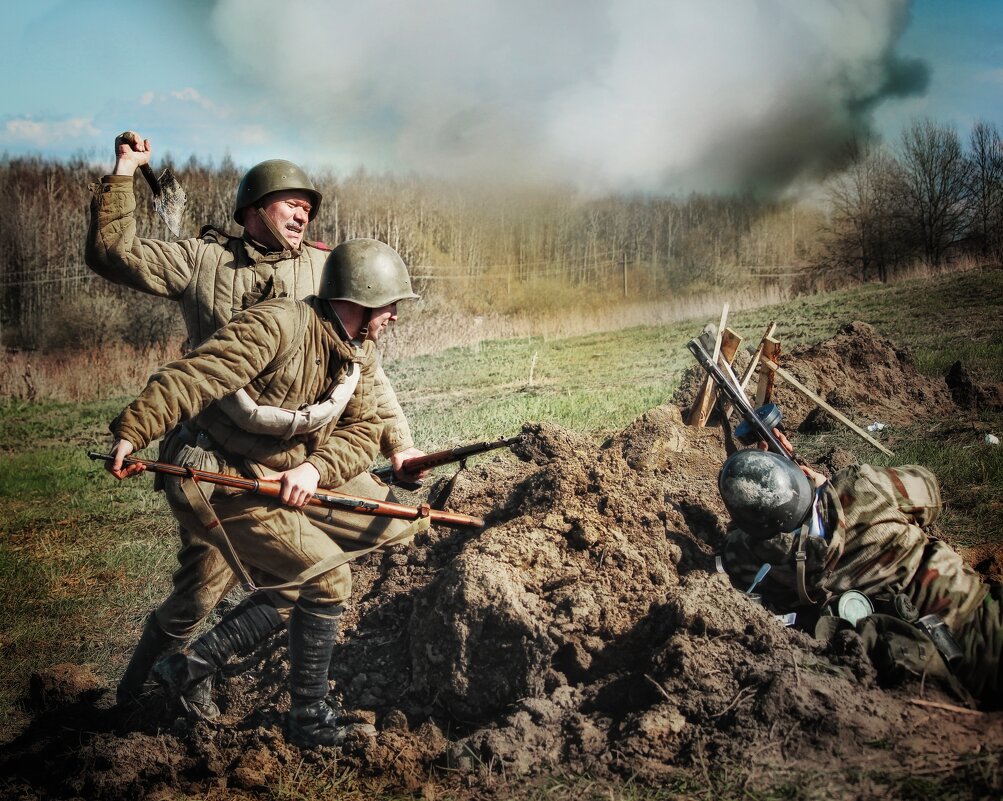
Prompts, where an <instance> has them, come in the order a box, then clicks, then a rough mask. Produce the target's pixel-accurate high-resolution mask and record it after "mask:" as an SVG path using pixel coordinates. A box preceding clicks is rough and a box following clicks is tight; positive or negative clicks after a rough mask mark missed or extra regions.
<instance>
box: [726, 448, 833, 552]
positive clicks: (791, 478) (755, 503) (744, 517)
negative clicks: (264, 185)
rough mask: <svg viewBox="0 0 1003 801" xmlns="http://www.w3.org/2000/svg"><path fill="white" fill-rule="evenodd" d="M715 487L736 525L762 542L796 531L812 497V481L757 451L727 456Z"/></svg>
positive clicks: (793, 466) (789, 464) (786, 463)
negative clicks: (762, 540)
mask: <svg viewBox="0 0 1003 801" xmlns="http://www.w3.org/2000/svg"><path fill="white" fill-rule="evenodd" d="M717 486H718V490H719V491H720V492H721V498H722V499H723V500H724V505H725V506H726V507H727V508H728V511H729V512H730V513H731V517H732V519H733V520H734V521H735V523H736V524H737V525H738V526H739V527H740V528H741V529H742V530H743V531H745V532H746V533H747V534H749V535H750V536H752V537H757V538H761V539H766V538H768V537H774V536H776V535H777V534H782V533H783V532H786V531H794V530H795V529H796V528H798V526H800V525H801V524H802V523H803V522H804V521H805V518H807V517H808V514H809V512H810V511H811V507H812V502H813V500H814V498H815V493H814V491H813V490H812V486H811V482H810V481H808V477H807V476H806V475H805V474H804V473H803V472H801V468H799V467H798V466H797V465H796V464H794V462H792V461H791V460H790V459H784V458H783V457H782V456H778V455H777V454H775V453H771V452H770V451H761V450H757V449H756V448H749V449H747V450H743V451H739V452H738V453H734V454H732V455H731V456H729V457H728V459H727V461H726V462H725V463H724V465H723V466H722V467H721V472H720V473H718V476H717Z"/></svg>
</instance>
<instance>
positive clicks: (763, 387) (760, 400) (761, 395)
mask: <svg viewBox="0 0 1003 801" xmlns="http://www.w3.org/2000/svg"><path fill="white" fill-rule="evenodd" d="M760 358H761V359H762V361H763V362H766V361H771V362H773V364H778V363H779V361H780V342H778V341H777V340H776V339H774V338H773V337H766V341H765V342H764V343H763V352H762V354H760ZM772 397H773V372H771V371H767V370H760V371H759V381H758V382H756V408H757V409H758V408H759V407H760V406H763V405H765V404H767V403H769V402H770V398H772Z"/></svg>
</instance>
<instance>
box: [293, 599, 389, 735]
mask: <svg viewBox="0 0 1003 801" xmlns="http://www.w3.org/2000/svg"><path fill="white" fill-rule="evenodd" d="M341 612H342V607H341V606H340V605H338V606H319V605H315V604H308V603H307V602H305V601H300V602H299V603H298V604H297V605H296V606H295V607H294V608H293V612H292V615H291V616H290V617H289V694H290V696H291V697H292V705H291V706H290V708H289V716H288V717H287V718H286V739H287V740H288V741H289V742H291V743H293V744H294V745H298V746H301V747H303V748H313V747H315V746H318V745H341V743H342V742H343V741H344V739H345V737H346V736H347V735H348V734H349V732H351V731H354V730H356V729H357V728H365V727H359V726H357V725H355V724H349V725H341V724H339V722H338V720H339V718H338V709H337V708H336V707H335V706H333V705H332V704H331V703H330V702H329V701H328V699H327V691H328V682H327V670H328V666H329V665H330V663H331V653H332V651H333V650H334V641H335V638H336V637H337V636H338V618H339V617H340V616H341ZM368 728H372V727H368Z"/></svg>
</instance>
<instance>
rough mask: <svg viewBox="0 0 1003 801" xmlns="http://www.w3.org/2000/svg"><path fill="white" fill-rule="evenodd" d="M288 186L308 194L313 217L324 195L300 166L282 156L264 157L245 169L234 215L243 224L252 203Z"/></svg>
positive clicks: (235, 200)
mask: <svg viewBox="0 0 1003 801" xmlns="http://www.w3.org/2000/svg"><path fill="white" fill-rule="evenodd" d="M287 189H298V190H300V191H301V192H306V193H307V194H308V195H310V206H311V208H310V219H311V220H313V218H314V217H316V216H317V211H318V210H319V209H320V201H321V200H322V198H323V196H322V195H321V194H320V192H318V191H317V188H316V187H315V186H314V185H313V181H311V180H310V179H309V178H308V177H307V174H306V173H305V172H303V169H302V168H301V167H299V166H298V165H296V164H293V163H292V162H291V161H286V160H285V159H269V160H268V161H263V162H261V163H260V164H255V165H254V166H253V167H251V169H249V170H248V171H247V172H246V173H244V177H243V178H241V179H240V184H238V185H237V194H236V196H235V197H234V201H233V219H234V220H235V221H236V222H237V223H239V224H240V225H243V224H244V222H243V219H244V213H243V212H244V209H246V208H248V207H249V206H253V205H254V204H255V203H257V202H258V201H259V200H261V198H263V197H264V196H265V195H269V194H271V193H272V192H282V191H283V190H287Z"/></svg>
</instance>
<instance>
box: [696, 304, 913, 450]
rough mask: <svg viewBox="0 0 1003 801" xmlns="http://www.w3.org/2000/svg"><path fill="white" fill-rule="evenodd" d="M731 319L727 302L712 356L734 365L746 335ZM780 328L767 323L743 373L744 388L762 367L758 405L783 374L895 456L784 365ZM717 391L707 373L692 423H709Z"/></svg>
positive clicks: (874, 444)
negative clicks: (730, 324)
mask: <svg viewBox="0 0 1003 801" xmlns="http://www.w3.org/2000/svg"><path fill="white" fill-rule="evenodd" d="M727 323H728V304H727V303H725V304H724V309H723V310H722V312H721V322H720V324H719V325H718V327H717V339H716V340H715V343H714V353H713V355H712V358H714V359H715V360H716V361H717V362H718V363H719V364H723V363H727V364H729V365H730V364H731V363H732V362H733V361H734V360H735V355H736V354H737V353H738V348H739V345H741V344H742V337H741V336H739V335H738V334H736V333H735V332H734V331H732V330H731V329H730V328H727V327H726V326H727ZM776 330H777V324H776V323H775V322H771V323H770V324H769V325H768V326H767V327H766V331H765V332H764V333H763V336H762V338H761V339H760V341H759V346H758V347H757V348H756V351H755V353H753V356H752V359H751V360H750V361H749V364H748V366H747V367H746V368H745V371H744V372H743V373H742V378H741V380H740V383H741V386H742V390H743V391H744V390H745V389H746V387H747V386H748V385H749V382H750V380H751V379H752V375H753V373H754V372H756V368H757V367H759V368H760V369H759V380H758V382H757V383H756V402H755V406H756V408H758V407H760V406H763V405H764V404H767V403H769V402H770V399H771V397H772V395H773V385H774V382H775V380H776V378H777V377H779V378H780V379H781V380H783V381H785V382H787V383H788V384H789V385H790V386H791V387H793V388H794V389H795V390H797V391H798V392H800V393H801V394H802V395H804V396H805V397H806V398H808V400H810V401H811V402H812V403H814V404H815V405H816V406H818V407H819V408H820V409H822V410H824V411H825V412H827V413H828V414H831V415H832V416H833V417H835V418H836V419H837V420H839V422H841V423H842V424H843V425H845V426H846V427H847V428H849V429H850V430H851V431H853V433H855V434H857V435H858V436H859V437H860V438H861V439H863V440H865V441H866V442H868V443H869V444H871V445H873V446H874V447H875V448H877V449H878V450H879V451H881V452H882V453H884V454H886V455H888V456H894V455H895V454H894V453H893V452H892V451H890V450H888V448H886V447H885V446H884V445H882V444H881V443H880V442H878V441H877V440H876V439H874V437H872V436H871V435H870V434H868V433H867V432H866V431H864V429H862V428H860V427H859V426H858V425H856V424H855V423H854V422H853V421H852V420H850V418H848V417H847V416H846V415H844V414H843V413H842V412H839V411H837V410H836V409H834V408H832V406H830V405H829V404H828V403H826V402H825V401H824V400H822V398H820V397H819V396H818V395H816V394H815V393H814V392H812V391H811V390H810V389H808V387H806V386H805V385H804V384H802V383H801V382H800V381H798V380H797V378H795V377H794V376H793V375H791V374H790V373H789V372H788V371H787V370H785V369H784V368H783V367H781V366H780V364H779V362H780V341H779V340H778V339H775V338H774V336H773V335H774V334H775V333H776ZM717 394H718V389H717V384H715V383H714V381H713V380H711V378H710V376H704V379H703V382H702V383H701V384H700V389H699V391H698V392H697V396H696V399H695V400H694V401H693V406H692V407H690V413H689V417H688V418H687V420H686V422H687V424H688V425H691V426H698V427H702V426H705V425H706V424H707V419H708V418H709V417H710V413H711V410H712V409H713V408H714V404H715V403H716V402H717ZM729 411H730V410H729V409H727V408H726V409H725V413H726V414H727V413H729Z"/></svg>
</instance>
